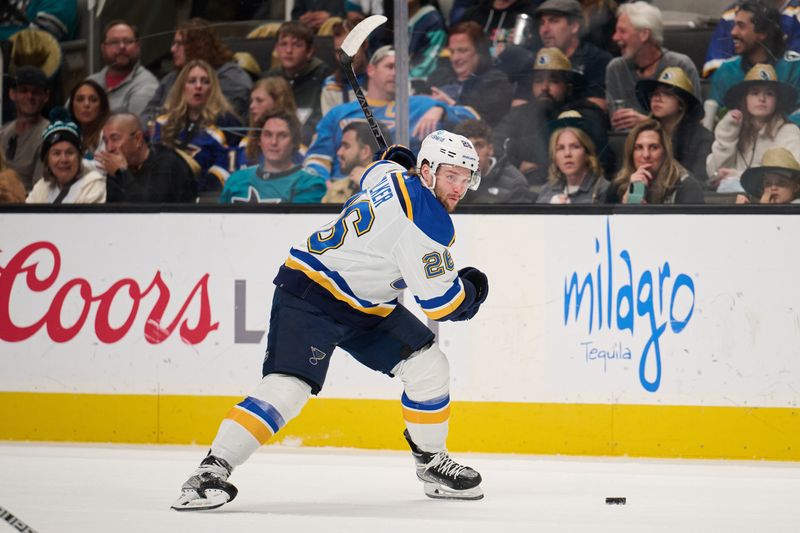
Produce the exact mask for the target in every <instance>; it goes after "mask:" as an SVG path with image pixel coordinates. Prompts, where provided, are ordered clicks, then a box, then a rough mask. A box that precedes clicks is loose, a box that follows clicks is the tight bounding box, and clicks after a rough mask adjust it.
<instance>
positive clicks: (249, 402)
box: [239, 396, 286, 434]
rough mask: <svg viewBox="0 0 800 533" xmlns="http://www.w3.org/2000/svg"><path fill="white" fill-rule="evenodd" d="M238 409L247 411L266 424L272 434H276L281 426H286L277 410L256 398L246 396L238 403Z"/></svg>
mask: <svg viewBox="0 0 800 533" xmlns="http://www.w3.org/2000/svg"><path fill="white" fill-rule="evenodd" d="M239 407H241V408H243V409H247V410H248V411H250V412H251V413H253V414H254V415H256V416H257V417H258V418H260V419H262V420H263V421H264V422H266V423H267V424H268V425H269V427H270V428H272V433H273V434H275V433H277V432H278V431H279V430H280V429H281V428H282V427H283V426H285V425H286V421H285V420H284V419H283V416H281V414H280V413H279V412H278V410H277V409H275V408H274V407H273V406H272V405H270V404H269V403H267V402H265V401H263V400H259V399H258V398H253V397H252V396H248V397H247V398H245V399H244V400H242V401H241V402H240V403H239Z"/></svg>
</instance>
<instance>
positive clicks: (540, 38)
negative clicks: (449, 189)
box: [0, 0, 800, 204]
mask: <svg viewBox="0 0 800 533" xmlns="http://www.w3.org/2000/svg"><path fill="white" fill-rule="evenodd" d="M64 3H65V4H69V2H64ZM391 4H392V2H382V1H375V0H361V1H352V0H350V1H347V2H344V1H343V0H323V1H300V0H296V1H295V3H294V10H293V11H292V19H293V20H291V21H287V22H285V23H283V24H280V26H279V27H278V29H277V32H276V35H275V36H274V42H275V46H274V51H273V54H272V57H271V58H268V60H267V61H266V62H267V63H270V64H271V65H272V67H271V68H270V69H265V73H264V74H263V76H259V75H258V70H257V69H253V68H251V66H250V65H249V64H248V63H246V61H247V59H248V58H247V56H246V54H245V55H242V54H234V53H233V52H232V51H231V49H230V48H229V47H228V46H227V45H226V43H225V41H224V40H223V39H222V38H220V36H219V35H218V34H217V31H216V30H215V28H214V26H213V25H212V24H210V23H209V22H208V21H206V20H203V19H198V18H192V19H190V20H188V21H185V22H183V23H181V24H179V25H178V26H177V28H176V29H175V33H174V37H173V41H172V47H171V49H170V52H171V56H172V65H173V69H172V70H171V71H169V72H168V73H167V74H166V75H164V76H163V77H162V78H161V79H160V80H159V79H158V78H157V77H156V76H155V75H153V73H151V72H150V71H149V70H147V68H145V67H144V66H143V65H142V64H141V62H140V52H141V50H140V46H141V41H140V36H139V34H138V31H137V28H136V27H135V25H134V24H132V23H130V22H127V21H124V20H115V21H112V22H111V23H109V24H108V25H107V26H106V27H105V28H104V30H103V33H102V42H101V44H100V52H101V56H102V59H103V62H104V67H103V68H102V69H101V70H100V71H98V72H96V73H93V74H92V75H90V76H89V77H88V78H87V79H85V80H83V81H81V82H80V83H78V84H77V85H75V87H74V88H73V89H72V90H71V92H70V93H69V95H68V97H67V98H66V100H65V101H64V102H50V99H51V94H52V91H51V87H52V72H46V71H45V70H44V69H43V68H42V66H43V65H41V64H36V61H34V59H31V61H30V62H29V63H30V64H23V65H13V69H12V70H10V71H9V72H8V74H7V79H8V80H9V90H8V98H9V100H10V101H11V102H12V103H13V113H14V117H13V120H10V121H8V122H6V123H5V124H4V125H3V127H2V129H0V200H3V201H8V202H28V203H103V202H108V203H113V202H119V203H168V202H183V203H192V202H196V201H198V199H201V200H202V201H218V202H219V203H242V202H243V203H278V202H288V203H318V202H331V203H342V202H344V201H346V200H347V198H349V197H350V196H351V195H352V194H354V193H356V192H358V191H359V188H360V180H359V178H360V175H361V172H362V171H363V170H364V169H365V168H366V167H367V166H368V165H369V164H370V162H371V161H372V160H373V159H374V157H375V153H376V150H377V145H376V143H375V140H374V138H373V136H372V133H371V131H370V129H369V127H368V126H367V125H366V122H365V120H364V118H363V114H362V111H361V108H360V106H359V104H358V102H357V101H355V95H354V94H353V92H352V90H351V89H350V87H349V86H348V84H347V83H346V81H345V79H344V77H343V75H342V73H341V71H340V70H339V69H338V67H337V65H335V64H328V63H326V62H325V61H324V60H323V59H322V58H320V57H317V55H316V49H315V40H316V39H319V38H320V37H324V38H328V39H331V40H332V44H333V48H334V50H338V47H339V46H341V43H342V41H343V40H344V38H345V37H346V36H347V34H348V32H349V31H350V30H351V29H352V28H353V27H354V25H355V24H356V23H357V22H358V21H359V20H361V19H363V18H364V17H365V16H368V15H370V14H375V13H382V14H387V15H389V16H391V15H392V13H391ZM408 10H409V23H408V31H409V35H408V36H409V41H408V42H409V59H410V66H409V73H408V74H409V80H410V84H411V93H412V94H411V96H410V97H409V101H408V116H409V131H410V134H411V139H410V148H411V149H412V150H414V151H416V150H417V149H418V147H419V144H420V142H421V140H422V139H423V138H424V137H425V135H427V134H428V133H430V132H432V131H434V130H436V129H439V128H445V129H450V130H453V131H455V132H457V133H459V134H461V135H464V136H465V137H467V138H469V139H470V140H471V141H472V142H473V144H474V145H475V148H476V150H477V152H478V154H479V156H480V170H481V174H482V176H483V180H482V184H481V187H480V189H479V190H477V191H470V192H469V193H468V194H467V196H466V197H465V199H464V201H465V202H467V203H473V204H486V203H489V204H491V203H515V204H525V203H528V204H532V203H549V204H569V203H580V204H587V203H648V204H667V203H676V204H697V203H703V202H704V200H706V199H708V198H713V197H715V196H716V197H718V198H722V197H724V198H726V199H727V198H730V201H736V202H739V203H746V202H756V203H794V202H800V163H798V161H797V159H796V158H797V157H798V154H800V128H798V124H800V99H799V98H798V95H799V94H800V5H798V2H797V1H796V0H791V1H775V0H741V1H740V2H737V3H736V4H733V5H732V6H731V7H730V8H729V9H726V11H725V12H724V13H723V14H722V17H721V19H720V22H719V24H718V25H717V27H716V30H715V33H714V36H713V38H712V40H711V42H709V43H708V54H707V58H706V62H705V64H704V65H703V66H702V69H701V73H702V75H703V77H704V78H707V80H704V81H701V76H700V75H699V73H698V69H697V67H696V66H695V63H694V62H693V61H692V60H691V59H690V58H689V57H687V56H686V55H683V54H680V53H677V52H674V51H672V50H669V49H668V48H667V45H668V43H665V42H664V33H665V32H664V21H663V17H662V13H661V11H660V10H659V9H658V8H656V7H654V6H653V5H651V4H650V3H647V2H644V1H635V2H622V3H618V2H615V1H612V0H582V1H579V0H538V1H537V0H481V1H479V2H464V1H460V0H455V1H454V2H453V5H452V8H451V9H450V11H449V18H447V19H446V18H445V16H444V15H443V13H442V12H441V11H440V9H439V7H438V5H437V4H436V2H435V1H428V0H409V1H408ZM0 15H2V16H3V20H2V21H0V22H2V24H3V26H4V27H6V30H8V26H9V19H8V18H7V17H6V15H4V14H2V13H0ZM24 15H25V14H24V13H20V23H19V24H18V25H17V27H15V28H14V29H13V31H11V30H9V33H10V35H9V36H8V37H9V38H10V39H12V40H14V42H16V43H24V42H28V41H27V40H30V39H32V38H34V37H36V35H37V33H35V32H38V33H42V32H49V33H50V34H52V35H54V36H56V38H64V37H65V36H66V35H67V34H68V33H69V32H68V24H67V23H68V22H69V21H68V20H67V18H68V16H69V14H67V16H65V18H64V20H65V21H66V22H64V25H63V27H62V26H61V25H59V24H56V23H55V22H53V21H54V20H55V21H58V20H60V19H59V18H58V16H56V15H57V14H52V16H49V17H44V18H42V16H41V13H39V14H38V15H37V18H35V19H33V20H28V19H25V16H24ZM72 16H73V17H74V13H73V14H72ZM25 21H27V22H28V23H27V24H26V23H24V22H25ZM11 22H14V20H11ZM45 23H49V26H47V24H45ZM387 26H389V25H387ZM30 32H34V33H33V34H32V35H33V36H31V35H27V36H26V33H30ZM26 39H27V40H26ZM392 40H393V39H392V34H391V30H390V28H385V27H384V28H381V30H380V31H377V32H375V33H374V34H373V35H372V36H371V37H370V39H369V40H368V41H367V42H365V43H364V45H363V46H362V48H361V50H359V52H358V53H357V54H356V57H355V58H354V61H353V68H354V70H355V72H356V76H357V78H358V80H359V82H360V83H361V84H362V86H363V88H364V93H365V95H366V97H367V101H368V102H369V104H370V106H371V109H372V112H373V114H374V116H375V117H376V119H377V120H378V121H379V123H380V127H381V129H382V130H383V132H384V137H385V138H387V139H391V138H392V137H393V136H394V133H395V128H396V123H395V118H396V112H395V106H396V102H395V92H396V86H395V83H396V82H395V50H394V48H393V46H392V44H391V43H392ZM249 59H250V60H252V57H250V58H249ZM262 59H266V58H262ZM48 104H49V105H50V106H53V105H56V106H57V107H55V108H54V109H53V111H52V112H51V114H50V117H49V120H48V118H45V117H44V116H43V110H44V109H45V108H46V107H48Z"/></svg>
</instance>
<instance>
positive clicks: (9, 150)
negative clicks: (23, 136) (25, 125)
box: [6, 134, 17, 159]
mask: <svg viewBox="0 0 800 533" xmlns="http://www.w3.org/2000/svg"><path fill="white" fill-rule="evenodd" d="M15 155H17V136H16V134H15V135H12V136H11V138H10V139H8V147H6V159H14V156H15Z"/></svg>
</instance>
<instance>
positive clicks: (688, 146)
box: [672, 119, 714, 183]
mask: <svg viewBox="0 0 800 533" xmlns="http://www.w3.org/2000/svg"><path fill="white" fill-rule="evenodd" d="M712 144H714V134H713V133H711V132H710V131H708V130H707V129H706V128H705V127H704V126H703V125H702V124H700V123H699V122H690V121H688V120H685V119H684V120H683V122H681V123H680V124H679V125H678V127H677V128H675V132H674V133H673V134H672V151H673V155H674V156H675V159H677V160H678V162H679V163H680V164H681V165H683V166H684V167H685V168H686V170H688V171H689V173H690V174H691V175H692V176H694V177H695V178H696V179H697V181H699V182H701V183H705V182H706V181H708V172H707V171H706V158H707V157H708V154H710V153H711V145H712Z"/></svg>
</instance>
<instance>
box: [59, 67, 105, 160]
mask: <svg viewBox="0 0 800 533" xmlns="http://www.w3.org/2000/svg"><path fill="white" fill-rule="evenodd" d="M69 113H70V115H71V116H72V121H73V122H75V124H77V125H78V128H79V129H80V131H81V144H82V149H81V154H82V156H83V158H84V159H87V160H89V161H91V160H92V159H94V153H95V152H96V151H97V149H98V148H99V147H100V141H101V140H102V139H101V136H102V133H103V124H105V123H106V119H107V118H108V115H109V113H110V109H109V104H108V96H107V95H106V92H105V91H104V90H103V88H102V87H100V85H99V84H98V83H97V82H96V81H92V80H90V79H85V80H83V81H82V82H80V83H79V84H78V85H76V86H75V87H74V88H73V89H72V92H70V94H69Z"/></svg>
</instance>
